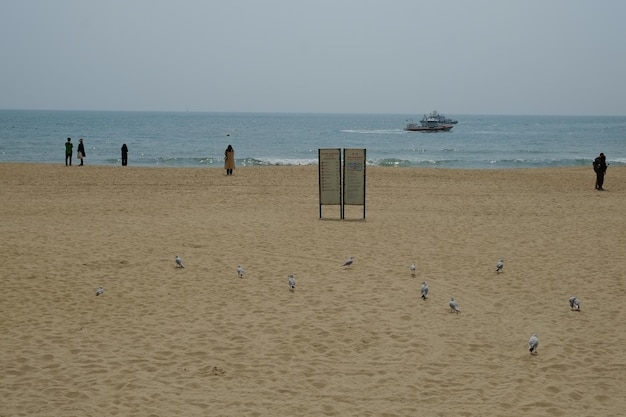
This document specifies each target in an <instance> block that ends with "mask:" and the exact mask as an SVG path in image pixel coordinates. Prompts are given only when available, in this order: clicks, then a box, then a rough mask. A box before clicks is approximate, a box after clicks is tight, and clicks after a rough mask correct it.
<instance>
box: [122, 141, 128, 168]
mask: <svg viewBox="0 0 626 417" xmlns="http://www.w3.org/2000/svg"><path fill="white" fill-rule="evenodd" d="M126 165H128V146H126V144H123V145H122V166H123V167H125V166H126Z"/></svg>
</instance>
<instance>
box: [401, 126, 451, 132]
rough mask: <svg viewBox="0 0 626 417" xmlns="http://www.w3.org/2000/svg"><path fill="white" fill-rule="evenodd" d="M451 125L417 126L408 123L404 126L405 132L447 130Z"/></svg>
mask: <svg viewBox="0 0 626 417" xmlns="http://www.w3.org/2000/svg"><path fill="white" fill-rule="evenodd" d="M452 127H453V126H452V125H439V126H418V125H409V126H407V127H405V128H404V130H406V131H407V132H448V131H449V130H450V129H452Z"/></svg>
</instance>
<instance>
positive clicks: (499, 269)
mask: <svg viewBox="0 0 626 417" xmlns="http://www.w3.org/2000/svg"><path fill="white" fill-rule="evenodd" d="M502 268H504V259H500V260H499V261H498V263H497V264H496V274H499V273H500V272H502Z"/></svg>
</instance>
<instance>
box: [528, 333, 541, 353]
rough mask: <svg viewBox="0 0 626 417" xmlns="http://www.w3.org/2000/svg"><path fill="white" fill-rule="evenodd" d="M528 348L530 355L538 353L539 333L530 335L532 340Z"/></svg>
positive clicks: (529, 341)
mask: <svg viewBox="0 0 626 417" xmlns="http://www.w3.org/2000/svg"><path fill="white" fill-rule="evenodd" d="M528 347H529V350H530V353H537V348H538V347H539V338H537V333H533V334H531V335H530V339H528Z"/></svg>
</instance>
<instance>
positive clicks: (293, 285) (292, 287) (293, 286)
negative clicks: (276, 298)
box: [287, 274, 296, 291]
mask: <svg viewBox="0 0 626 417" xmlns="http://www.w3.org/2000/svg"><path fill="white" fill-rule="evenodd" d="M287 282H288V283H289V289H290V290H291V291H294V290H295V289H296V279H295V278H294V276H293V275H291V274H290V275H289V279H288V280H287Z"/></svg>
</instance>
